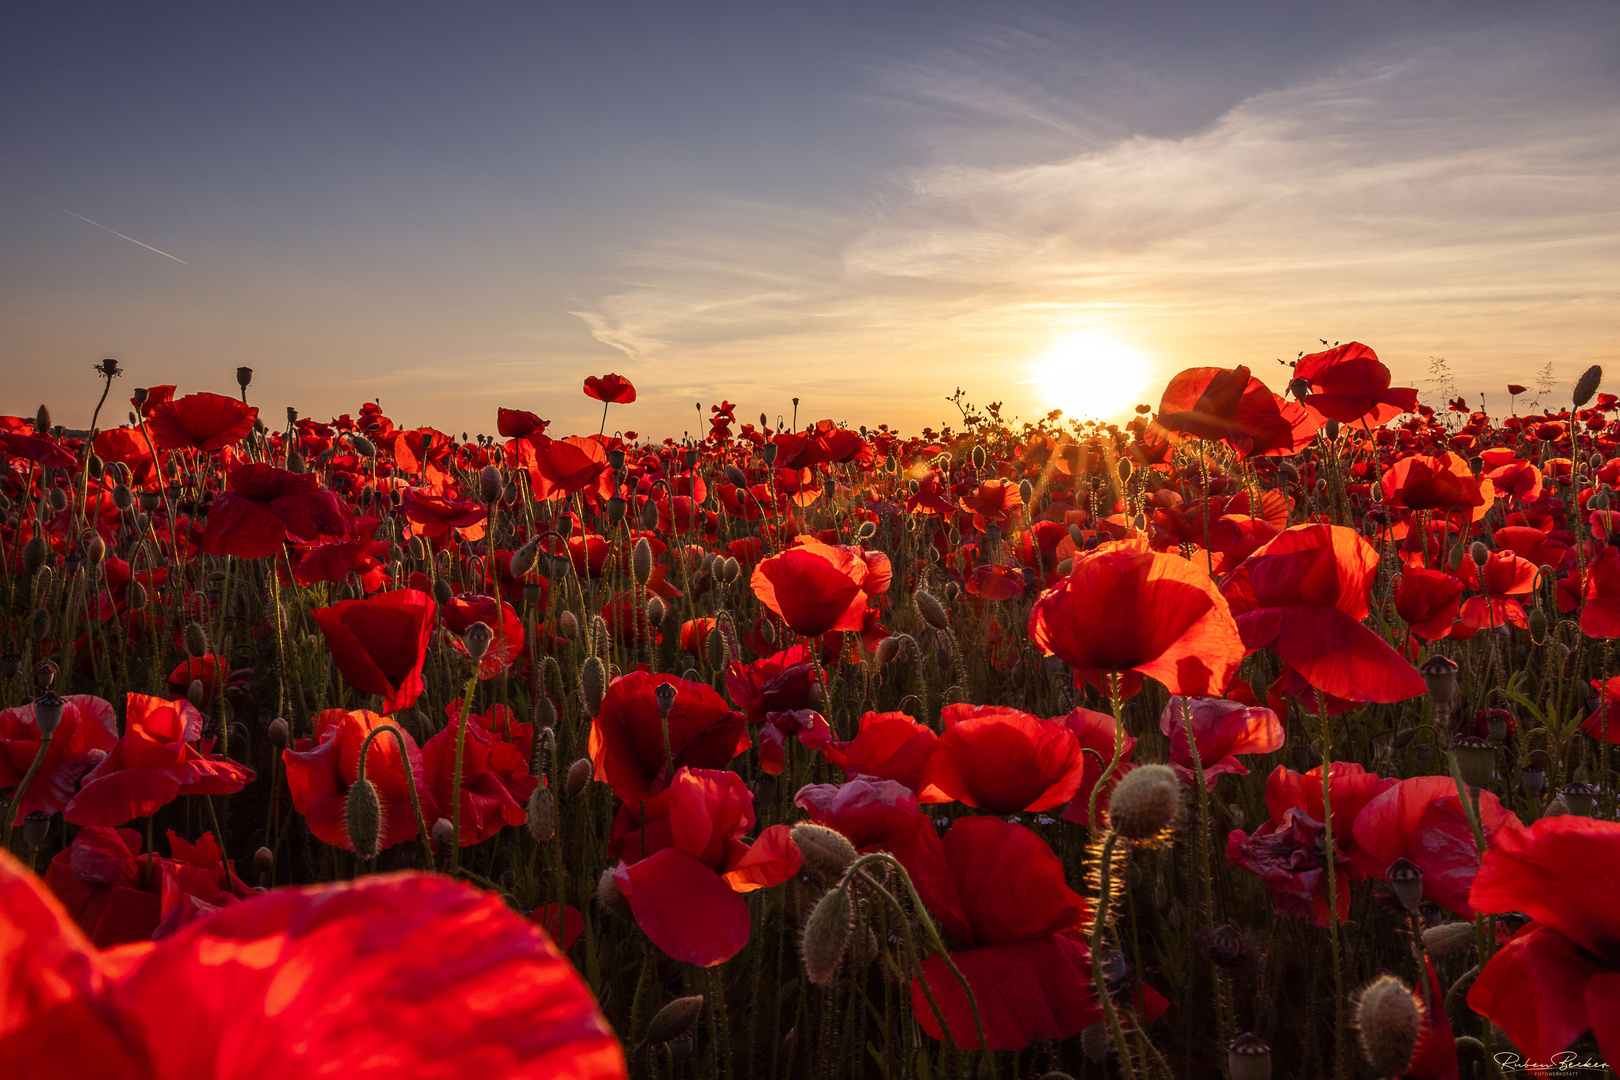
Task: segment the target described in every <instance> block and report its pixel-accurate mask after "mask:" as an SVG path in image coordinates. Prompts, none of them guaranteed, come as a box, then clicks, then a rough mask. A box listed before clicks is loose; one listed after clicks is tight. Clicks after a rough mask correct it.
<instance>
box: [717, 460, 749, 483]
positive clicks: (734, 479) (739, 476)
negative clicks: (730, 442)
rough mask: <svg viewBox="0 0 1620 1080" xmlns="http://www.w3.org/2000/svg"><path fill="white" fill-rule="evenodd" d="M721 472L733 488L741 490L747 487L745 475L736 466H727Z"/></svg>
mask: <svg viewBox="0 0 1620 1080" xmlns="http://www.w3.org/2000/svg"><path fill="white" fill-rule="evenodd" d="M722 471H723V472H724V473H725V474H726V479H727V480H728V481H730V482H731V484H732V486H733V487H740V488H742V487H747V486H748V477H747V475H746V474H744V472H743V471H742V470H741V469H739V468H737V466H735V465H727V466H726V467H725V468H724V469H723V470H722Z"/></svg>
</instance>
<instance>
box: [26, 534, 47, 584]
mask: <svg viewBox="0 0 1620 1080" xmlns="http://www.w3.org/2000/svg"><path fill="white" fill-rule="evenodd" d="M50 555H51V546H50V545H49V544H47V543H46V542H45V538H44V537H43V536H38V535H35V536H30V537H29V538H28V543H26V544H24V545H23V550H22V561H23V573H24V574H25V575H27V576H28V577H33V576H34V575H35V574H37V573H39V571H40V568H41V567H43V566H44V565H45V560H46V559H48V558H50Z"/></svg>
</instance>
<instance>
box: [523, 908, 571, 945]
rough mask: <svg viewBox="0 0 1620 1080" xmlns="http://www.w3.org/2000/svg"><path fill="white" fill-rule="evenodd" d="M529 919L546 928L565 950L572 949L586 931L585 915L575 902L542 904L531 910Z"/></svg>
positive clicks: (548, 935)
mask: <svg viewBox="0 0 1620 1080" xmlns="http://www.w3.org/2000/svg"><path fill="white" fill-rule="evenodd" d="M529 921H530V922H532V923H534V924H535V925H536V926H538V927H540V929H542V930H544V931H545V932H546V936H547V937H548V938H550V939H551V941H552V944H554V945H556V946H557V948H559V949H561V950H562V951H563V952H567V951H568V950H569V949H572V948H573V947H574V942H576V941H578V940H579V935H580V934H583V933H584V932H585V916H583V915H581V914H580V913H579V909H578V908H577V907H575V906H574V905H573V904H541V905H540V906H539V907H537V908H535V909H534V910H533V911H531V912H529Z"/></svg>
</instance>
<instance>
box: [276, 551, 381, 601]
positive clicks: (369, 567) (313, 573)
mask: <svg viewBox="0 0 1620 1080" xmlns="http://www.w3.org/2000/svg"><path fill="white" fill-rule="evenodd" d="M368 546H369V545H368V544H367V542H366V541H363V540H339V541H337V542H336V543H332V544H321V545H319V546H317V547H313V548H310V549H309V550H308V551H307V552H305V553H304V557H303V558H302V559H300V560H299V561H298V565H297V566H295V567H293V580H294V581H296V582H298V584H300V585H313V584H315V583H316V582H318V581H324V582H327V583H329V584H334V585H335V584H338V583H339V582H342V581H343V580H344V579H346V578H347V577H348V576H349V575H350V574H354V575H355V576H357V577H358V578H359V579H360V584H361V586H362V587H363V588H364V589H365V590H366V592H368V593H370V592H376V591H377V590H378V589H381V588H382V587H383V585H384V584H385V583H386V582H387V581H388V575H387V574H386V573H384V572H383V569H382V565H383V564H382V563H381V562H379V561H377V559H376V558H375V557H374V556H373V555H372V554H371V553H370V552H368V551H367V550H366V548H367V547H368Z"/></svg>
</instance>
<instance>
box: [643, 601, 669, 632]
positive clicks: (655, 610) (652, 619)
mask: <svg viewBox="0 0 1620 1080" xmlns="http://www.w3.org/2000/svg"><path fill="white" fill-rule="evenodd" d="M664 610H665V609H664V598H663V597H662V596H649V597H647V625H648V626H657V625H658V624H660V623H662V622H663V621H664Z"/></svg>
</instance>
